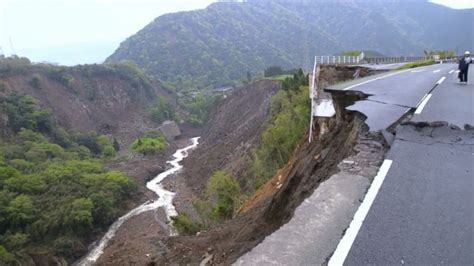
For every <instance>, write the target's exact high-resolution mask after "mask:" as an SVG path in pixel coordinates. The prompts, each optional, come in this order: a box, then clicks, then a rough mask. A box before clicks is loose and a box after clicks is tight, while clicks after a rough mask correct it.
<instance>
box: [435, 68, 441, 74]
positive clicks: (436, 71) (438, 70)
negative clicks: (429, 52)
mask: <svg viewBox="0 0 474 266" xmlns="http://www.w3.org/2000/svg"><path fill="white" fill-rule="evenodd" d="M440 71H441V69H436V70H433V73H438V72H440Z"/></svg>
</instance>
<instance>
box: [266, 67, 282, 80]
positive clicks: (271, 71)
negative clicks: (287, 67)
mask: <svg viewBox="0 0 474 266" xmlns="http://www.w3.org/2000/svg"><path fill="white" fill-rule="evenodd" d="M263 75H264V77H272V76H280V75H283V69H282V68H281V67H279V66H271V67H268V68H267V69H265V71H264V74H263Z"/></svg>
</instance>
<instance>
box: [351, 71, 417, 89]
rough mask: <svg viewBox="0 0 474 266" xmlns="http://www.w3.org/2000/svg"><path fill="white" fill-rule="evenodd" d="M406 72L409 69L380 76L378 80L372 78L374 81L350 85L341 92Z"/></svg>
mask: <svg viewBox="0 0 474 266" xmlns="http://www.w3.org/2000/svg"><path fill="white" fill-rule="evenodd" d="M407 71H410V69H407V70H403V71H398V72H395V73H392V74H388V75H385V76H381V77H378V78H374V79H369V80H366V81H364V82H361V83H357V84H355V85H352V86H349V87H346V88H344V89H342V90H344V91H346V90H350V89H352V88H355V87H358V86H360V85H364V84H367V83H370V82H373V81H376V80H381V79H384V78H388V77H391V76H394V75H398V74H401V73H405V72H407Z"/></svg>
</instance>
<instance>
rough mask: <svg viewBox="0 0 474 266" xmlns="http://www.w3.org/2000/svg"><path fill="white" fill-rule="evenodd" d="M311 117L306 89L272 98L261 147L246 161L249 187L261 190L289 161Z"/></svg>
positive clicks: (279, 94) (282, 92) (289, 91)
mask: <svg viewBox="0 0 474 266" xmlns="http://www.w3.org/2000/svg"><path fill="white" fill-rule="evenodd" d="M309 115H310V104H309V99H308V88H307V87H305V86H301V87H300V88H299V89H297V90H288V91H285V90H282V91H279V92H278V93H277V94H275V95H274V96H273V97H272V104H271V107H270V117H269V119H268V120H267V122H265V125H264V127H265V130H264V132H263V133H262V135H261V144H260V146H259V147H258V148H256V149H253V150H252V153H251V159H250V160H249V168H248V171H249V175H250V177H251V178H249V180H251V181H250V182H251V184H250V185H251V186H253V187H254V188H258V187H260V186H261V185H262V184H264V183H265V182H267V181H268V179H270V178H271V177H272V176H273V175H274V174H275V173H276V171H277V170H278V169H279V168H280V167H282V166H283V165H284V164H285V163H286V162H287V161H288V160H289V158H290V156H291V153H292V152H293V150H294V148H295V147H296V145H297V143H298V142H299V140H300V139H301V137H302V136H303V135H304V133H305V132H306V130H307V126H308V121H309Z"/></svg>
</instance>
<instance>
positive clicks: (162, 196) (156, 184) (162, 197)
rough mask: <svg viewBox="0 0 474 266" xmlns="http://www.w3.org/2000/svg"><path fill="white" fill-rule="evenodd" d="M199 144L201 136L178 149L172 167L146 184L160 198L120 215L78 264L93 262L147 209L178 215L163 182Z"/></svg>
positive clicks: (175, 171) (83, 265) (168, 214)
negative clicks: (126, 225)
mask: <svg viewBox="0 0 474 266" xmlns="http://www.w3.org/2000/svg"><path fill="white" fill-rule="evenodd" d="M198 144H199V137H196V138H192V139H191V145H189V146H187V147H185V148H182V149H179V150H177V151H176V152H175V153H174V154H173V157H174V160H171V161H167V163H168V164H170V165H171V166H172V167H171V168H170V169H168V170H166V171H164V172H162V173H160V174H159V175H157V176H156V177H155V178H153V179H152V180H151V181H149V182H148V183H147V184H146V187H147V188H148V189H149V190H151V191H153V192H155V193H156V195H157V196H158V198H157V199H156V200H154V201H147V202H145V203H143V204H142V205H140V206H138V207H136V208H135V209H133V210H131V211H129V212H128V213H127V214H125V215H123V216H122V217H120V218H119V219H118V220H117V221H115V222H114V223H113V224H112V225H111V226H110V228H109V230H108V231H107V233H106V234H105V235H104V236H103V237H102V239H101V240H100V241H99V242H98V243H97V244H96V245H95V246H94V248H93V249H92V250H91V251H90V252H89V253H88V254H87V255H86V256H85V257H84V258H83V259H81V260H80V261H79V262H78V263H77V264H76V265H78V266H88V265H91V264H93V263H94V262H95V261H97V259H99V257H100V256H101V255H102V253H103V252H104V249H105V248H106V247H107V244H108V242H109V241H110V240H111V239H112V238H113V237H114V236H115V233H116V232H117V230H118V229H119V228H120V226H121V225H122V224H123V223H124V222H126V221H127V220H128V219H130V218H132V217H134V216H136V215H139V214H141V213H143V212H146V211H152V210H156V209H158V208H163V209H164V211H165V213H166V218H167V220H168V221H170V217H172V216H176V215H178V213H177V212H176V209H175V207H174V205H173V198H174V195H175V193H174V192H171V191H168V190H166V189H164V187H163V185H162V184H161V182H162V181H163V180H164V179H165V178H167V177H168V176H171V175H173V174H175V173H177V172H178V171H179V170H181V168H182V167H183V166H182V165H181V164H180V162H181V161H182V160H183V159H184V158H186V157H187V156H188V154H189V151H191V150H192V149H194V148H196V147H197V145H198ZM169 233H170V235H171V236H174V235H176V232H175V230H174V229H173V228H172V227H170V232H169Z"/></svg>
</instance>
